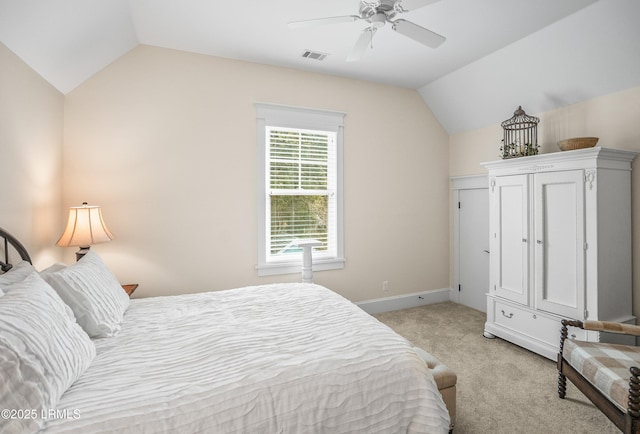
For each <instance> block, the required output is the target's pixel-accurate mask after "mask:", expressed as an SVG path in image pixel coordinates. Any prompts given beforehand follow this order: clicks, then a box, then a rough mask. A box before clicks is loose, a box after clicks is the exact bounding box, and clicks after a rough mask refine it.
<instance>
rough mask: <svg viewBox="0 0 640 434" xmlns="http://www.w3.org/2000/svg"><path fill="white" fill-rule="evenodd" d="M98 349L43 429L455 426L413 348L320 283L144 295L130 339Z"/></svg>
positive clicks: (134, 307)
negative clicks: (184, 293) (152, 295)
mask: <svg viewBox="0 0 640 434" xmlns="http://www.w3.org/2000/svg"><path fill="white" fill-rule="evenodd" d="M94 342H95V344H96V348H97V353H98V355H97V357H96V358H95V359H94V361H93V363H92V364H91V366H90V367H89V368H88V370H87V371H86V372H85V373H84V374H83V375H82V376H81V377H80V379H79V380H78V381H77V382H76V383H74V385H73V386H71V388H69V389H68V390H67V392H66V393H65V394H64V395H63V396H62V398H61V400H60V402H59V405H58V407H57V413H58V415H57V416H54V418H52V419H49V420H47V421H46V423H45V428H44V431H45V432H47V433H58V432H80V433H94V432H122V433H125V432H130V433H156V432H171V433H204V432H210V433H260V434H262V433H296V434H297V433H307V432H317V433H356V432H361V433H367V434H369V433H385V434H387V433H394V432H397V433H405V432H415V433H443V432H447V431H448V429H449V415H448V412H447V409H446V407H445V405H444V403H443V401H442V397H441V395H440V393H439V392H438V390H437V387H436V384H435V382H434V380H433V378H432V376H431V374H430V373H429V371H428V369H427V368H426V366H425V364H424V362H422V361H421V359H420V358H419V357H418V356H417V355H416V354H415V353H414V352H413V350H412V346H411V344H410V343H409V342H408V341H406V340H405V339H404V338H402V337H400V336H398V335H397V334H396V333H394V332H393V331H391V330H390V329H389V328H388V327H387V326H385V325H384V324H382V323H380V322H378V321H377V320H375V319H374V318H372V317H371V316H369V315H368V314H366V313H365V312H363V311H362V310H361V309H360V308H358V307H357V306H355V305H353V304H352V303H350V302H348V301H347V300H345V299H344V298H342V297H341V296H339V295H338V294H336V293H334V292H332V291H330V290H328V289H326V288H323V287H321V286H318V285H308V284H277V285H265V286H255V287H246V288H239V289H234V290H228V291H218V292H209V293H200V294H190V295H182V296H174V297H155V298H147V299H134V300H131V305H130V307H129V309H128V310H127V312H126V313H125V315H124V322H123V324H122V330H121V332H120V333H119V334H118V335H117V336H115V337H109V338H102V339H96V340H94ZM65 413H66V415H67V416H68V417H67V418H66V419H64V418H60V416H64V415H65Z"/></svg>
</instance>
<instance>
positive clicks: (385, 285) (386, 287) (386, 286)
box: [382, 280, 389, 292]
mask: <svg viewBox="0 0 640 434" xmlns="http://www.w3.org/2000/svg"><path fill="white" fill-rule="evenodd" d="M382 290H383V291H384V292H389V281H388V280H384V281H383V282H382Z"/></svg>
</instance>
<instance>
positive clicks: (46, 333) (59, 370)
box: [0, 271, 96, 432]
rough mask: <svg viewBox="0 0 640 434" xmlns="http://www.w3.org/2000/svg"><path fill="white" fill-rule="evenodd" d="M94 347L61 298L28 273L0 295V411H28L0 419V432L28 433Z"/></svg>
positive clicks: (85, 363) (81, 369)
mask: <svg viewBox="0 0 640 434" xmlns="http://www.w3.org/2000/svg"><path fill="white" fill-rule="evenodd" d="M95 355H96V349H95V346H94V344H93V342H91V339H89V336H87V334H86V333H85V332H84V331H83V330H82V328H80V326H79V325H78V324H76V322H75V320H74V318H73V317H72V316H69V312H68V310H67V309H66V306H65V304H64V302H63V301H62V300H61V299H60V297H59V296H58V295H57V294H56V293H55V291H54V290H53V289H51V287H50V286H49V285H47V283H46V282H45V281H44V280H42V278H40V276H38V274H37V273H36V272H35V271H34V272H33V273H31V274H30V275H29V276H27V278H26V279H24V280H22V281H21V282H16V283H14V284H12V285H11V287H10V288H9V290H8V291H7V293H6V294H5V295H4V296H3V297H2V298H0V409H3V410H9V411H11V410H20V411H22V412H24V411H30V414H29V415H28V416H29V417H28V418H26V417H24V418H8V419H7V418H0V432H33V431H36V430H38V429H39V428H40V427H41V426H42V410H49V409H54V408H55V407H56V405H57V403H58V400H59V399H60V397H61V396H62V394H63V393H64V392H65V391H66V390H67V389H68V388H69V387H70V386H71V385H72V384H73V383H74V382H75V381H76V380H77V379H78V378H79V377H80V375H81V374H82V373H83V372H84V371H85V370H86V369H87V367H88V366H89V365H90V364H91V361H92V360H93V358H94V357H95Z"/></svg>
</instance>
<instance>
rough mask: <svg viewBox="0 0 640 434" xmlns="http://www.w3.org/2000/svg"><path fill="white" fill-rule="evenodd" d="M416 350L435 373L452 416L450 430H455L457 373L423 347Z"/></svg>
mask: <svg viewBox="0 0 640 434" xmlns="http://www.w3.org/2000/svg"><path fill="white" fill-rule="evenodd" d="M414 350H415V352H416V353H417V354H418V356H420V358H421V359H422V360H424V362H425V363H426V364H427V367H428V368H429V371H431V375H433V378H434V380H436V384H437V385H438V390H439V391H440V393H441V394H442V400H443V401H444V403H445V405H446V406H447V410H449V417H450V418H451V425H450V426H449V432H453V426H454V424H455V421H456V383H457V381H458V377H457V375H456V373H455V372H453V371H452V370H451V369H449V368H448V367H447V366H446V365H445V364H444V363H442V362H441V361H440V360H438V359H436V358H435V357H434V356H432V355H431V354H429V353H427V352H426V351H425V350H423V349H422V348H418V347H414Z"/></svg>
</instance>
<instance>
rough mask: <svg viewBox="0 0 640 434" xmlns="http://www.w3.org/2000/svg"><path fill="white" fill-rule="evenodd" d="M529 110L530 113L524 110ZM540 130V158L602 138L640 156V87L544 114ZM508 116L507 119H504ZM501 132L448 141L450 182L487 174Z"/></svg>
mask: <svg viewBox="0 0 640 434" xmlns="http://www.w3.org/2000/svg"><path fill="white" fill-rule="evenodd" d="M524 109H525V110H526V107H524ZM530 114H534V115H536V116H538V117H540V124H539V127H538V135H539V138H540V140H539V142H540V145H541V150H540V152H541V153H549V152H559V150H558V147H557V145H556V144H557V142H558V140H562V139H566V138H569V137H582V136H595V137H599V138H600V140H599V141H598V146H603V147H608V148H618V149H627V150H632V151H638V152H640V128H639V127H638V123H639V122H640V87H637V88H633V89H629V90H626V91H623V92H618V93H614V94H610V95H606V96H603V97H600V98H595V99H592V100H589V101H585V102H582V103H579V104H575V105H571V106H566V107H563V108H560V109H556V110H551V111H548V112H544V113H530ZM509 117H510V114H509V113H506V114H505V119H507V118H509ZM501 138H502V129H501V127H500V125H494V126H491V127H487V128H483V129H480V130H475V131H471V132H467V133H462V134H455V135H452V136H451V137H450V139H449V172H450V174H451V176H461V175H472V174H482V173H486V171H485V170H484V168H482V167H481V166H480V163H481V162H484V161H493V160H497V159H498V150H499V148H500V139H501ZM631 182H632V210H633V246H634V247H633V269H634V276H633V304H634V309H633V312H634V314H635V315H640V272H637V270H640V157H637V158H636V159H635V160H634V162H633V172H632V181H631Z"/></svg>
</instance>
